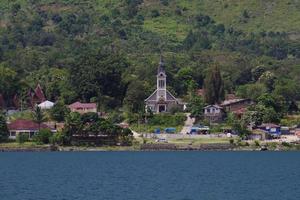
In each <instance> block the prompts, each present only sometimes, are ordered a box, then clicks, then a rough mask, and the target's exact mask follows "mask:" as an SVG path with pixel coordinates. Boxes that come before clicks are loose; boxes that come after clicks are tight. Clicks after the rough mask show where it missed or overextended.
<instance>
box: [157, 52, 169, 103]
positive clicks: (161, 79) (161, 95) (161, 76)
mask: <svg viewBox="0 0 300 200" xmlns="http://www.w3.org/2000/svg"><path fill="white" fill-rule="evenodd" d="M164 67H165V63H164V60H163V57H162V55H161V56H160V61H159V65H158V70H157V97H156V98H157V101H158V100H163V101H165V100H166V96H167V84H166V83H167V76H166V72H165V69H164Z"/></svg>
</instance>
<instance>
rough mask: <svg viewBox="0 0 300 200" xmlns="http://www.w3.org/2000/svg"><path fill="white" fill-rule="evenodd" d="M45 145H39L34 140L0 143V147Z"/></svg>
mask: <svg viewBox="0 0 300 200" xmlns="http://www.w3.org/2000/svg"><path fill="white" fill-rule="evenodd" d="M44 146H46V145H39V144H36V143H35V142H24V143H21V144H20V143H17V142H6V143H0V148H34V147H44Z"/></svg>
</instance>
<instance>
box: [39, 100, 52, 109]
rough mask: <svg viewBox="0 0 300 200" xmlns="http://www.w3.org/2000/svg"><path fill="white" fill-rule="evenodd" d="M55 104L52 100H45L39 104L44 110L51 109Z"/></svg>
mask: <svg viewBox="0 0 300 200" xmlns="http://www.w3.org/2000/svg"><path fill="white" fill-rule="evenodd" d="M53 106H54V103H53V102H51V101H44V102H42V103H40V104H39V105H38V107H40V108H41V109H42V110H48V109H51V108H52V107H53Z"/></svg>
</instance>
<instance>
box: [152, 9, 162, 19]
mask: <svg viewBox="0 0 300 200" xmlns="http://www.w3.org/2000/svg"><path fill="white" fill-rule="evenodd" d="M159 16H160V13H159V11H158V10H152V11H151V17H152V18H155V17H159Z"/></svg>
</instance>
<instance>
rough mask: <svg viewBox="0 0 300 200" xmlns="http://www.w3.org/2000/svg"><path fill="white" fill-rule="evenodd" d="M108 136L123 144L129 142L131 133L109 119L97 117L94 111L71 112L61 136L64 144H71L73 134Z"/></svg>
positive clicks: (80, 135)
mask: <svg viewBox="0 0 300 200" xmlns="http://www.w3.org/2000/svg"><path fill="white" fill-rule="evenodd" d="M98 135H102V136H110V137H113V138H115V141H119V142H121V143H124V144H130V142H131V140H132V139H133V138H132V133H131V131H130V130H127V129H123V128H121V127H119V126H117V125H115V124H114V123H112V122H111V121H109V120H106V119H102V118H99V117H98V116H97V115H95V113H86V114H84V115H82V116H81V115H80V114H79V113H76V112H75V113H73V112H71V113H70V114H69V115H68V116H67V118H66V123H65V127H64V129H63V132H62V136H61V135H59V136H60V138H59V142H61V138H62V140H63V143H64V144H71V142H72V137H73V136H77V137H78V136H79V137H89V136H98Z"/></svg>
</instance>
